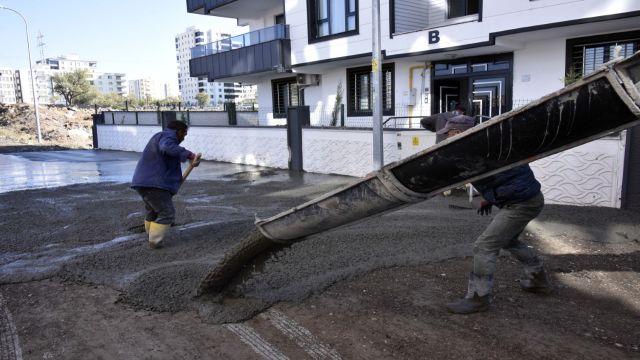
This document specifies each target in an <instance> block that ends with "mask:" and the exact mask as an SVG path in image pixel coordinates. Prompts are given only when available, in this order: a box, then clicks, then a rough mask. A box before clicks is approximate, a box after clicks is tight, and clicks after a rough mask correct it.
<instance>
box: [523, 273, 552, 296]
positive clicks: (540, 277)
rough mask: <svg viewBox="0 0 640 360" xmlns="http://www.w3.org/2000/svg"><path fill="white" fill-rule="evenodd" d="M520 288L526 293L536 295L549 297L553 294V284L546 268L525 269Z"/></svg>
mask: <svg viewBox="0 0 640 360" xmlns="http://www.w3.org/2000/svg"><path fill="white" fill-rule="evenodd" d="M520 287H521V288H522V290H524V291H527V292H531V293H535V294H543V295H549V294H551V293H552V292H553V284H552V283H551V280H550V279H549V274H547V272H546V271H545V270H544V268H538V269H527V268H525V269H524V278H523V279H521V280H520Z"/></svg>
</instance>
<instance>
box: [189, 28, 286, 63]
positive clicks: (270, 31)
mask: <svg viewBox="0 0 640 360" xmlns="http://www.w3.org/2000/svg"><path fill="white" fill-rule="evenodd" d="M288 38H289V27H288V25H284V24H277V25H274V26H271V27H267V28H264V29H260V30H255V31H251V32H248V33H246V34H241V35H236V36H231V37H228V38H225V39H222V40H219V41H216V42H212V43H208V44H204V45H198V46H196V47H194V48H192V49H191V58H192V59H195V58H198V57H203V56H207V55H212V54H218V53H221V52H225V51H231V50H235V49H240V48H243V47H247V46H251V45H257V44H261V43H265V42H269V41H273V40H279V39H288Z"/></svg>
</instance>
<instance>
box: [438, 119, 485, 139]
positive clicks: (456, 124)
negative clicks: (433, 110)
mask: <svg viewBox="0 0 640 360" xmlns="http://www.w3.org/2000/svg"><path fill="white" fill-rule="evenodd" d="M475 124H476V122H475V121H474V120H473V118H472V117H471V116H467V115H458V116H454V117H452V118H449V120H447V123H446V124H445V125H444V127H443V128H442V129H440V130H438V131H436V134H438V135H442V134H446V133H448V132H449V130H462V131H465V130H468V129H471V128H472V127H474V126H475Z"/></svg>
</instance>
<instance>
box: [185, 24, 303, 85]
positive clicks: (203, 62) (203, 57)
mask: <svg viewBox="0 0 640 360" xmlns="http://www.w3.org/2000/svg"><path fill="white" fill-rule="evenodd" d="M290 65H291V47H290V40H289V30H288V27H287V26H286V25H282V24H278V25H275V26H271V27H268V28H264V29H260V30H256V31H252V32H249V33H246V34H241V35H237V36H233V37H229V38H226V39H222V40H220V41H216V42H213V43H209V44H204V45H198V46H196V47H194V48H192V49H191V60H189V71H190V75H191V76H192V77H198V76H206V77H207V78H208V79H209V81H215V80H218V79H225V78H231V77H234V76H240V75H248V74H256V73H261V72H267V71H283V70H286V69H288V68H289V67H290Z"/></svg>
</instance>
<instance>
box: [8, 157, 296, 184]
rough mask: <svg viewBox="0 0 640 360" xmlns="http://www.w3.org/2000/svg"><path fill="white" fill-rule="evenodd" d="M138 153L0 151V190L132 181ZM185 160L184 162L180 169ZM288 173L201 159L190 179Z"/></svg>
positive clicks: (255, 178)
mask: <svg viewBox="0 0 640 360" xmlns="http://www.w3.org/2000/svg"><path fill="white" fill-rule="evenodd" d="M139 158H140V154H139V153H135V152H126V151H105V150H63V151H34V152H20V153H12V154H0V193H2V192H8V191H16V190H26V189H38V188H52V187H57V186H66V185H73V184H84V183H96V182H118V183H125V182H129V181H131V176H132V175H133V170H134V169H135V166H136V163H137V161H138V159H139ZM186 166H187V163H184V164H183V169H184V168H186ZM266 177H271V178H276V179H277V178H280V179H281V180H282V179H284V178H288V177H290V175H289V174H287V173H284V174H283V173H279V172H277V171H276V170H273V169H267V168H261V167H257V166H250V165H239V164H229V163H217V162H211V161H202V162H201V165H200V166H199V167H198V168H197V170H196V171H193V172H192V173H191V174H190V175H189V179H190V180H214V179H215V180H246V181H251V182H259V181H261V180H262V179H264V178H266Z"/></svg>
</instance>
